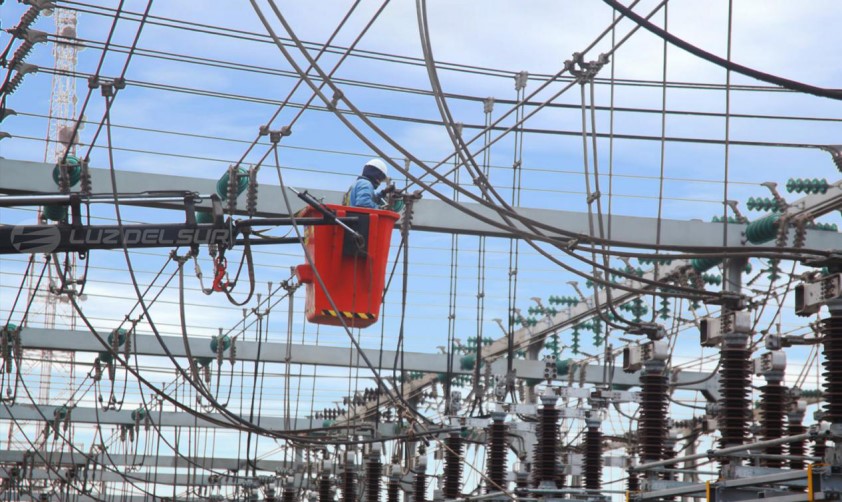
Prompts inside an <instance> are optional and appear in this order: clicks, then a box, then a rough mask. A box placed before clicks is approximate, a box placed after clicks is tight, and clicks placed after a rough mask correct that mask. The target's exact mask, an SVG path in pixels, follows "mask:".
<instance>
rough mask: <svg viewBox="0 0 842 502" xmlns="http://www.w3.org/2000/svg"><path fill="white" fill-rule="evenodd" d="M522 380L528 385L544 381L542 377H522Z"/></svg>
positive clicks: (532, 385) (533, 385) (531, 385)
mask: <svg viewBox="0 0 842 502" xmlns="http://www.w3.org/2000/svg"><path fill="white" fill-rule="evenodd" d="M523 380H524V381H525V382H526V385H528V386H529V387H535V386H536V385H538V384H539V383H541V382H543V381H544V379H543V378H524V379H523Z"/></svg>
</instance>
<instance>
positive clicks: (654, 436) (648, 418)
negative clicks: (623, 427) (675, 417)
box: [637, 370, 669, 463]
mask: <svg viewBox="0 0 842 502" xmlns="http://www.w3.org/2000/svg"><path fill="white" fill-rule="evenodd" d="M640 389H641V390H640V412H639V415H640V418H639V422H638V428H637V441H638V447H639V449H640V460H641V462H643V463H646V462H657V461H659V460H662V459H663V456H664V442H665V441H666V434H667V407H668V404H669V403H668V402H667V396H668V392H669V389H668V380H667V375H665V374H664V373H663V371H662V370H661V371H652V372H649V371H646V370H644V372H643V374H641V375H640Z"/></svg>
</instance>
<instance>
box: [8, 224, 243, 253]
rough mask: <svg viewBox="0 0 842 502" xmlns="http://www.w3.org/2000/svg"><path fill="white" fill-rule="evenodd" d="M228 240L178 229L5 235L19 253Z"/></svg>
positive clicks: (225, 234) (225, 235)
mask: <svg viewBox="0 0 842 502" xmlns="http://www.w3.org/2000/svg"><path fill="white" fill-rule="evenodd" d="M231 237H232V233H231V230H229V229H228V228H209V227H203V228H190V227H178V226H173V225H169V226H154V225H149V226H144V227H127V228H123V229H120V228H118V227H81V228H67V227H65V228H63V229H60V228H59V227H58V226H57V225H15V226H14V227H12V231H11V233H10V234H9V238H10V240H11V244H12V246H13V247H14V248H15V249H16V250H17V251H19V252H21V253H50V252H53V251H55V250H56V249H59V250H61V251H88V250H91V249H119V248H121V247H123V245H125V246H127V247H129V248H150V247H171V246H194V245H198V244H222V245H227V244H228V243H229V242H230V240H231Z"/></svg>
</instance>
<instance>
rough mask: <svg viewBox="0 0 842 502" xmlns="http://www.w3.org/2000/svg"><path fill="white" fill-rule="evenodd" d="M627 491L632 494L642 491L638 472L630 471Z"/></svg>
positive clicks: (627, 479)
mask: <svg viewBox="0 0 842 502" xmlns="http://www.w3.org/2000/svg"><path fill="white" fill-rule="evenodd" d="M626 490H628V491H629V492H630V493H634V492H639V491H640V478H639V477H638V475H637V471H629V475H628V477H627V478H626Z"/></svg>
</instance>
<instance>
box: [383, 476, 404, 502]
mask: <svg viewBox="0 0 842 502" xmlns="http://www.w3.org/2000/svg"><path fill="white" fill-rule="evenodd" d="M400 493H401V482H400V480H397V479H390V480H389V485H388V486H387V487H386V500H387V501H388V502H399V501H400Z"/></svg>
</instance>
